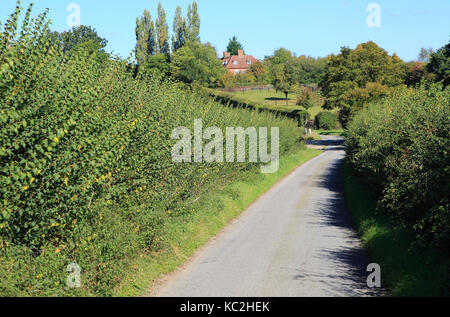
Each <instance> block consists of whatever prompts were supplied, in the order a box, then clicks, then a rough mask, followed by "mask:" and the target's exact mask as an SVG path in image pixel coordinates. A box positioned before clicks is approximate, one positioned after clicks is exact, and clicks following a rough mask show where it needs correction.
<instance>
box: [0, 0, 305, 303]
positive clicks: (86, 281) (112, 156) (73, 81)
mask: <svg viewBox="0 0 450 317" xmlns="http://www.w3.org/2000/svg"><path fill="white" fill-rule="evenodd" d="M20 13H21V8H20V5H18V7H17V9H16V12H15V13H14V14H13V15H12V16H11V18H10V19H9V20H8V21H7V22H6V23H5V25H4V28H3V31H2V32H1V33H0V105H1V106H0V107H1V108H0V280H2V283H1V286H0V294H2V295H30V294H39V295H53V296H54V295H58V296H60V295H67V294H74V295H80V294H83V295H111V294H112V289H113V288H114V286H115V285H117V283H118V282H119V281H120V278H121V276H123V274H124V271H125V270H126V268H127V266H128V265H129V263H130V261H131V259H133V258H136V257H137V256H139V255H140V254H142V253H143V252H156V251H158V250H160V249H161V248H164V243H165V242H164V241H165V235H166V232H165V226H166V224H167V223H168V222H170V221H171V219H173V218H176V217H186V219H188V218H189V217H191V216H192V215H193V214H194V213H195V212H196V211H195V209H193V208H191V207H189V206H192V202H193V197H199V196H200V195H201V194H202V193H204V192H205V191H206V190H207V189H208V188H210V186H213V185H214V184H217V183H223V184H226V183H227V182H231V181H234V180H237V179H241V178H242V177H243V175H246V173H248V172H249V171H256V170H257V169H258V168H259V165H258V164H255V163H242V164H226V163H209V164H206V163H195V164H194V163H192V164H176V163H174V162H173V161H172V158H171V149H172V147H173V145H174V144H175V142H176V141H175V140H172V139H171V133H172V131H173V129H174V128H176V127H180V126H185V127H188V128H192V126H193V122H194V119H199V118H201V119H202V120H203V123H204V126H217V127H220V128H222V129H224V128H226V127H229V126H241V127H244V128H245V127H249V126H253V127H261V126H264V127H273V126H276V127H279V128H280V154H281V155H283V154H284V153H286V152H288V151H290V149H291V148H293V147H294V146H295V145H296V144H297V141H298V139H299V137H300V134H301V131H300V129H298V127H297V124H296V123H295V122H294V121H293V120H288V119H286V118H278V117H276V116H274V115H273V114H271V113H267V112H264V113H259V112H252V111H249V110H246V109H231V108H228V107H223V106H222V105H220V104H219V103H217V102H215V101H214V100H213V99H212V98H209V97H207V96H205V94H204V93H203V92H198V91H193V92H191V91H189V90H188V89H186V88H184V86H182V84H178V83H174V82H171V81H168V80H165V81H163V80H161V79H158V78H157V77H148V76H143V73H138V74H134V69H135V67H133V66H132V65H130V64H129V63H128V62H127V61H122V60H119V59H114V58H112V57H110V58H109V59H108V60H105V61H104V63H102V64H100V63H99V59H98V56H97V52H96V51H93V50H92V49H89V48H88V47H86V46H83V45H81V46H77V47H76V48H74V49H72V50H71V54H70V56H64V54H63V51H62V50H61V48H60V47H58V46H57V44H54V43H52V41H51V38H50V37H49V36H48V35H47V33H48V22H47V20H46V16H45V14H42V15H40V16H38V18H37V19H34V20H30V15H31V7H30V9H29V10H28V11H27V13H26V17H25V19H24V23H23V26H22V29H21V30H20V32H19V31H18V26H17V22H18V20H19V15H20ZM144 74H145V72H144ZM74 261H75V262H77V263H78V264H79V265H80V266H81V267H82V268H83V270H84V272H85V275H83V276H84V277H83V286H82V288H81V289H74V290H68V289H66V288H65V287H64V285H65V279H66V277H67V272H66V271H65V269H66V266H67V265H68V264H69V263H71V262H74Z"/></svg>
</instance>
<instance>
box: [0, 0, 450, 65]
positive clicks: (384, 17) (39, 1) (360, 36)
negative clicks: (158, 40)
mask: <svg viewBox="0 0 450 317" xmlns="http://www.w3.org/2000/svg"><path fill="white" fill-rule="evenodd" d="M0 2H1V4H0V21H1V22H5V21H6V19H7V18H8V16H9V15H10V14H11V13H12V12H13V10H14V8H15V5H16V0H0ZM30 2H34V10H33V13H34V14H38V13H40V12H43V11H44V10H45V9H46V8H49V9H50V13H49V17H50V19H51V20H52V29H53V30H56V31H59V32H61V31H64V30H67V29H69V24H68V22H67V20H68V18H69V22H70V21H72V22H71V23H73V22H75V23H76V19H75V20H74V19H73V14H74V13H75V11H73V9H72V11H71V10H69V11H68V9H70V4H72V3H75V4H76V5H78V7H79V9H80V15H79V16H80V23H81V24H83V25H90V26H93V27H94V28H95V29H96V30H97V32H98V33H99V35H100V36H102V37H104V38H106V39H107V40H108V42H109V43H108V46H107V48H106V49H107V50H108V51H109V52H113V53H116V54H118V55H120V56H121V57H124V58H126V57H128V56H130V54H131V52H132V51H133V49H134V46H135V43H136V38H135V31H134V29H135V25H136V17H138V16H140V15H142V13H143V10H144V9H148V10H149V11H150V12H151V14H152V17H153V18H154V19H155V18H156V16H157V11H156V10H157V5H158V2H159V1H158V0H145V1H144V0H127V1H122V0H121V1H119V0H69V1H66V0H34V1H30V0H22V6H23V7H24V8H27V7H28V4H29V3H30ZM161 2H162V5H163V7H164V9H165V10H166V14H167V22H168V24H169V27H170V29H171V28H172V23H173V16H174V12H175V9H176V7H177V5H180V6H181V7H182V9H183V14H184V15H186V14H187V7H188V4H189V3H191V2H192V1H191V0H162V1H161ZM197 3H198V6H199V14H200V19H201V30H200V36H201V41H202V42H210V43H211V44H213V45H214V46H215V47H216V49H217V51H218V52H219V54H221V53H222V52H223V51H224V50H226V46H227V44H228V40H229V39H230V38H231V37H232V36H234V35H236V36H237V37H238V39H239V41H240V42H241V43H242V44H243V45H244V48H245V51H246V53H248V54H251V55H254V56H255V57H256V58H259V59H262V58H264V56H268V55H271V54H272V53H273V51H274V50H275V49H278V48H280V47H284V48H286V49H289V50H291V51H292V52H294V53H295V54H297V55H310V56H314V57H324V56H327V55H329V54H336V53H339V51H340V48H341V47H342V46H348V47H350V48H354V47H356V45H357V44H359V43H362V42H367V41H374V42H376V43H377V44H378V45H380V46H381V47H383V48H384V49H385V50H387V51H388V52H389V53H390V54H393V53H397V54H398V55H399V56H400V57H401V58H402V59H403V60H405V61H410V60H415V59H417V57H418V55H419V51H420V48H421V47H426V48H428V47H432V48H433V49H435V50H436V49H439V48H440V47H442V46H444V45H445V44H447V43H448V42H449V40H450V1H449V0H427V1H423V0H375V1H374V0H369V1H365V0H315V1H314V0H308V1H305V0H249V1H245V0H227V1H218V0H197ZM373 3H375V4H376V6H375V7H374V6H372V7H370V8H369V9H370V10H368V6H369V5H370V4H373ZM373 10H374V11H373ZM378 10H379V11H378ZM378 12H379V14H378ZM368 20H369V21H368ZM170 33H171V30H170Z"/></svg>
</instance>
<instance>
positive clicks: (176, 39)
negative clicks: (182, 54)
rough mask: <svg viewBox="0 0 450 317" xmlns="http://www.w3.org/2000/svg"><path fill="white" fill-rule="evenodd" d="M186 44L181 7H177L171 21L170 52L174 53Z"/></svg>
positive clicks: (184, 24) (184, 20)
mask: <svg viewBox="0 0 450 317" xmlns="http://www.w3.org/2000/svg"><path fill="white" fill-rule="evenodd" d="M185 43H186V19H185V18H183V17H182V11H181V7H180V6H178V7H177V9H176V11H175V17H174V19H173V36H172V50H173V51H174V52H176V51H177V50H179V49H180V48H182V47H183V46H184V44H185Z"/></svg>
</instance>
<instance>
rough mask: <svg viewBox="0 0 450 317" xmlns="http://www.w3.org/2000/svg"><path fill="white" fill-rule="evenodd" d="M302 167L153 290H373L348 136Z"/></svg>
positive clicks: (186, 293)
mask: <svg viewBox="0 0 450 317" xmlns="http://www.w3.org/2000/svg"><path fill="white" fill-rule="evenodd" d="M322 142H323V144H324V145H326V146H327V147H326V150H325V152H324V153H323V154H322V155H320V156H318V157H317V158H315V159H313V160H312V161H309V162H308V163H306V164H304V165H302V166H301V167H299V168H298V169H296V170H295V171H294V172H293V173H292V174H290V175H289V176H287V177H286V178H285V179H283V180H282V181H281V182H280V183H278V184H277V185H276V186H274V187H273V188H272V189H271V190H270V191H269V192H267V193H266V194H264V195H263V196H262V197H260V198H259V199H258V200H257V201H256V202H255V203H254V204H253V205H252V206H251V207H250V208H249V209H248V210H247V211H246V212H245V213H244V214H243V215H242V216H241V217H239V218H238V219H236V220H235V221H234V222H233V223H232V224H230V225H229V226H228V227H227V228H226V229H225V230H224V231H223V232H222V233H221V234H219V235H218V236H217V237H216V238H215V239H213V240H212V241H211V242H210V243H209V244H208V245H207V246H206V247H205V248H203V249H202V250H201V251H200V252H199V253H198V254H197V255H196V256H195V257H194V258H193V259H192V260H191V261H190V262H189V263H188V264H187V265H185V266H184V267H183V268H181V269H180V270H179V271H177V272H175V273H174V274H171V275H170V276H168V277H167V278H166V279H165V280H164V281H163V282H161V283H160V285H159V286H158V287H156V288H155V289H154V290H152V291H151V293H150V295H151V296H163V297H309V296H318V297H323V296H327V297H328V296H373V295H376V293H373V292H372V291H371V290H370V289H368V287H367V285H366V279H367V275H368V274H369V273H366V268H367V265H368V264H369V261H368V258H367V255H366V253H365V251H364V250H363V249H362V247H361V244H360V241H359V239H358V237H357V235H356V232H355V231H354V230H353V228H352V225H351V220H350V217H349V215H348V212H347V210H346V208H345V204H344V199H343V194H342V191H341V185H340V183H341V182H340V176H339V167H340V165H341V163H342V160H343V158H344V155H345V153H344V149H343V146H342V142H343V140H342V139H341V138H339V137H332V136H329V137H324V141H322Z"/></svg>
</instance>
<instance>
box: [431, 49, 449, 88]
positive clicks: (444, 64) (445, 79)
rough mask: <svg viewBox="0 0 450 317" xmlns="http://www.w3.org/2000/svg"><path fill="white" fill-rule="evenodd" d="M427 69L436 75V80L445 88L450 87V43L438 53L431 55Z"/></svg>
mask: <svg viewBox="0 0 450 317" xmlns="http://www.w3.org/2000/svg"><path fill="white" fill-rule="evenodd" d="M427 69H428V71H429V72H430V73H433V74H435V75H436V79H437V80H438V81H440V82H442V83H443V84H444V87H447V86H448V85H450V42H449V43H448V44H447V45H446V46H444V47H442V48H441V49H439V50H438V51H437V52H436V53H434V54H431V57H430V63H429V64H428V65H427Z"/></svg>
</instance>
